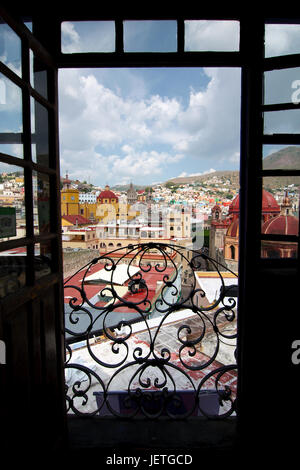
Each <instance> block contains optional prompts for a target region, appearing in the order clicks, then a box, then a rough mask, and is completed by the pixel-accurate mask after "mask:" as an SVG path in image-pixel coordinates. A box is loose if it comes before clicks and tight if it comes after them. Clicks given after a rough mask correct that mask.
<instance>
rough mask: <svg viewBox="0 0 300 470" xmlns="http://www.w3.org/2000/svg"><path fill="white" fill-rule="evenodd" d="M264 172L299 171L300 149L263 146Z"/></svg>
mask: <svg viewBox="0 0 300 470" xmlns="http://www.w3.org/2000/svg"><path fill="white" fill-rule="evenodd" d="M263 169H264V170H300V147H299V146H295V145H288V146H287V145H264V146H263Z"/></svg>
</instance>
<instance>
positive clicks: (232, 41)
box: [185, 20, 239, 51]
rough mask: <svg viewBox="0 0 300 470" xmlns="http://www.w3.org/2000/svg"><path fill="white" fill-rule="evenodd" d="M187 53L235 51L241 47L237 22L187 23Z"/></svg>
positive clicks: (196, 21)
mask: <svg viewBox="0 0 300 470" xmlns="http://www.w3.org/2000/svg"><path fill="white" fill-rule="evenodd" d="M185 47H186V50H187V51H235V50H238V47H239V23H238V22H237V21H211V20H207V21H206V20H201V21H198V20H191V21H186V22H185Z"/></svg>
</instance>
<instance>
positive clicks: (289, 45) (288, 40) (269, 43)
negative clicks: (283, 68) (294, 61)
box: [265, 24, 300, 57]
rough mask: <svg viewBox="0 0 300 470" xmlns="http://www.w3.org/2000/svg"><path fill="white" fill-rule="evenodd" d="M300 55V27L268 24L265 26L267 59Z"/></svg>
mask: <svg viewBox="0 0 300 470" xmlns="http://www.w3.org/2000/svg"><path fill="white" fill-rule="evenodd" d="M299 53H300V25H297V24H267V25H266V26H265V57H274V56H281V55H287V54H299Z"/></svg>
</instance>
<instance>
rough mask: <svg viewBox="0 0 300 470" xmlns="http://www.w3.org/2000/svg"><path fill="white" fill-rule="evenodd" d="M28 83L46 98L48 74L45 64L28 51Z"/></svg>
mask: <svg viewBox="0 0 300 470" xmlns="http://www.w3.org/2000/svg"><path fill="white" fill-rule="evenodd" d="M30 84H31V86H32V87H33V88H34V89H35V90H36V91H37V92H38V93H40V94H41V95H42V96H44V98H46V99H48V76H47V67H46V65H45V64H44V63H43V62H42V61H41V60H40V59H38V58H37V57H36V56H35V55H34V53H33V52H32V51H30Z"/></svg>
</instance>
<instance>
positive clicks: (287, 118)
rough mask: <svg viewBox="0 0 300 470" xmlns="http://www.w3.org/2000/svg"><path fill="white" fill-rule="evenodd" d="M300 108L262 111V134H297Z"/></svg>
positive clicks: (299, 124)
mask: <svg viewBox="0 0 300 470" xmlns="http://www.w3.org/2000/svg"><path fill="white" fill-rule="evenodd" d="M299 133H300V110H299V109H292V110H285V111H271V112H267V113H264V134H299Z"/></svg>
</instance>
